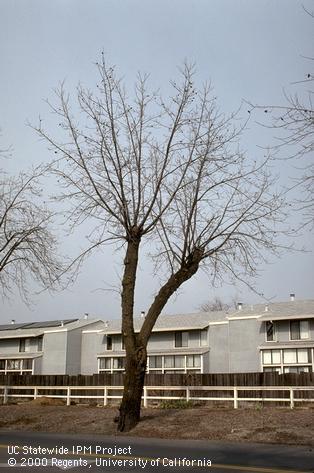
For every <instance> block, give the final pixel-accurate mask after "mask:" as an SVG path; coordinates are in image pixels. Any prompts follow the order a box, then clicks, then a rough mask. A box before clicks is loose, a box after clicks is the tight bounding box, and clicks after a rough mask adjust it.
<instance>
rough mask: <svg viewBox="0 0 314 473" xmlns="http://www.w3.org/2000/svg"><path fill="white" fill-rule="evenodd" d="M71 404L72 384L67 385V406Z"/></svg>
mask: <svg viewBox="0 0 314 473" xmlns="http://www.w3.org/2000/svg"><path fill="white" fill-rule="evenodd" d="M70 405H71V388H70V386H68V387H67V406H70Z"/></svg>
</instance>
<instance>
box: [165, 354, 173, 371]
mask: <svg viewBox="0 0 314 473" xmlns="http://www.w3.org/2000/svg"><path fill="white" fill-rule="evenodd" d="M165 368H174V356H171V355H166V356H165Z"/></svg>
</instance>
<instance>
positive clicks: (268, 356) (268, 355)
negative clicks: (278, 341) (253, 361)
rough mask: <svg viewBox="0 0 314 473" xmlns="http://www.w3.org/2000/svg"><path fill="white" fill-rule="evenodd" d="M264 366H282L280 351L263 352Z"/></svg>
mask: <svg viewBox="0 0 314 473" xmlns="http://www.w3.org/2000/svg"><path fill="white" fill-rule="evenodd" d="M263 364H264V365H276V364H278V365H280V350H263Z"/></svg>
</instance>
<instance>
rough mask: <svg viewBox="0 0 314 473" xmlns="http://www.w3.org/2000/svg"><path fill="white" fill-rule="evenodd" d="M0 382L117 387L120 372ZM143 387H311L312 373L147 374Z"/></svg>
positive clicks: (1, 379) (13, 377) (12, 377)
mask: <svg viewBox="0 0 314 473" xmlns="http://www.w3.org/2000/svg"><path fill="white" fill-rule="evenodd" d="M0 385H7V386H9V385H14V386H34V385H36V386H106V385H108V386H121V385H123V374H122V373H114V374H110V373H101V374H94V375H76V376H70V375H30V374H25V375H20V374H12V373H10V374H6V375H4V374H0ZM145 385H146V386H314V373H300V374H296V373H285V374H278V373H261V372H258V373H218V374H212V373H210V374H198V373H197V374H196V373H195V374H192V373H191V374H177V373H175V374H155V373H148V374H146V378H145Z"/></svg>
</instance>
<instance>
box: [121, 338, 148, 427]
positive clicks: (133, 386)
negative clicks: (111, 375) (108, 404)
mask: <svg viewBox="0 0 314 473" xmlns="http://www.w3.org/2000/svg"><path fill="white" fill-rule="evenodd" d="M146 362H147V353H146V348H145V347H140V348H138V349H136V350H135V352H133V353H131V354H128V355H127V357H126V366H125V375H124V376H125V377H124V390H123V398H122V402H121V404H120V409H119V410H120V415H119V421H118V430H119V431H120V432H129V431H130V430H131V429H133V427H135V426H136V424H137V423H138V422H139V421H140V416H141V399H142V393H143V387H144V380H145V371H146Z"/></svg>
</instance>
